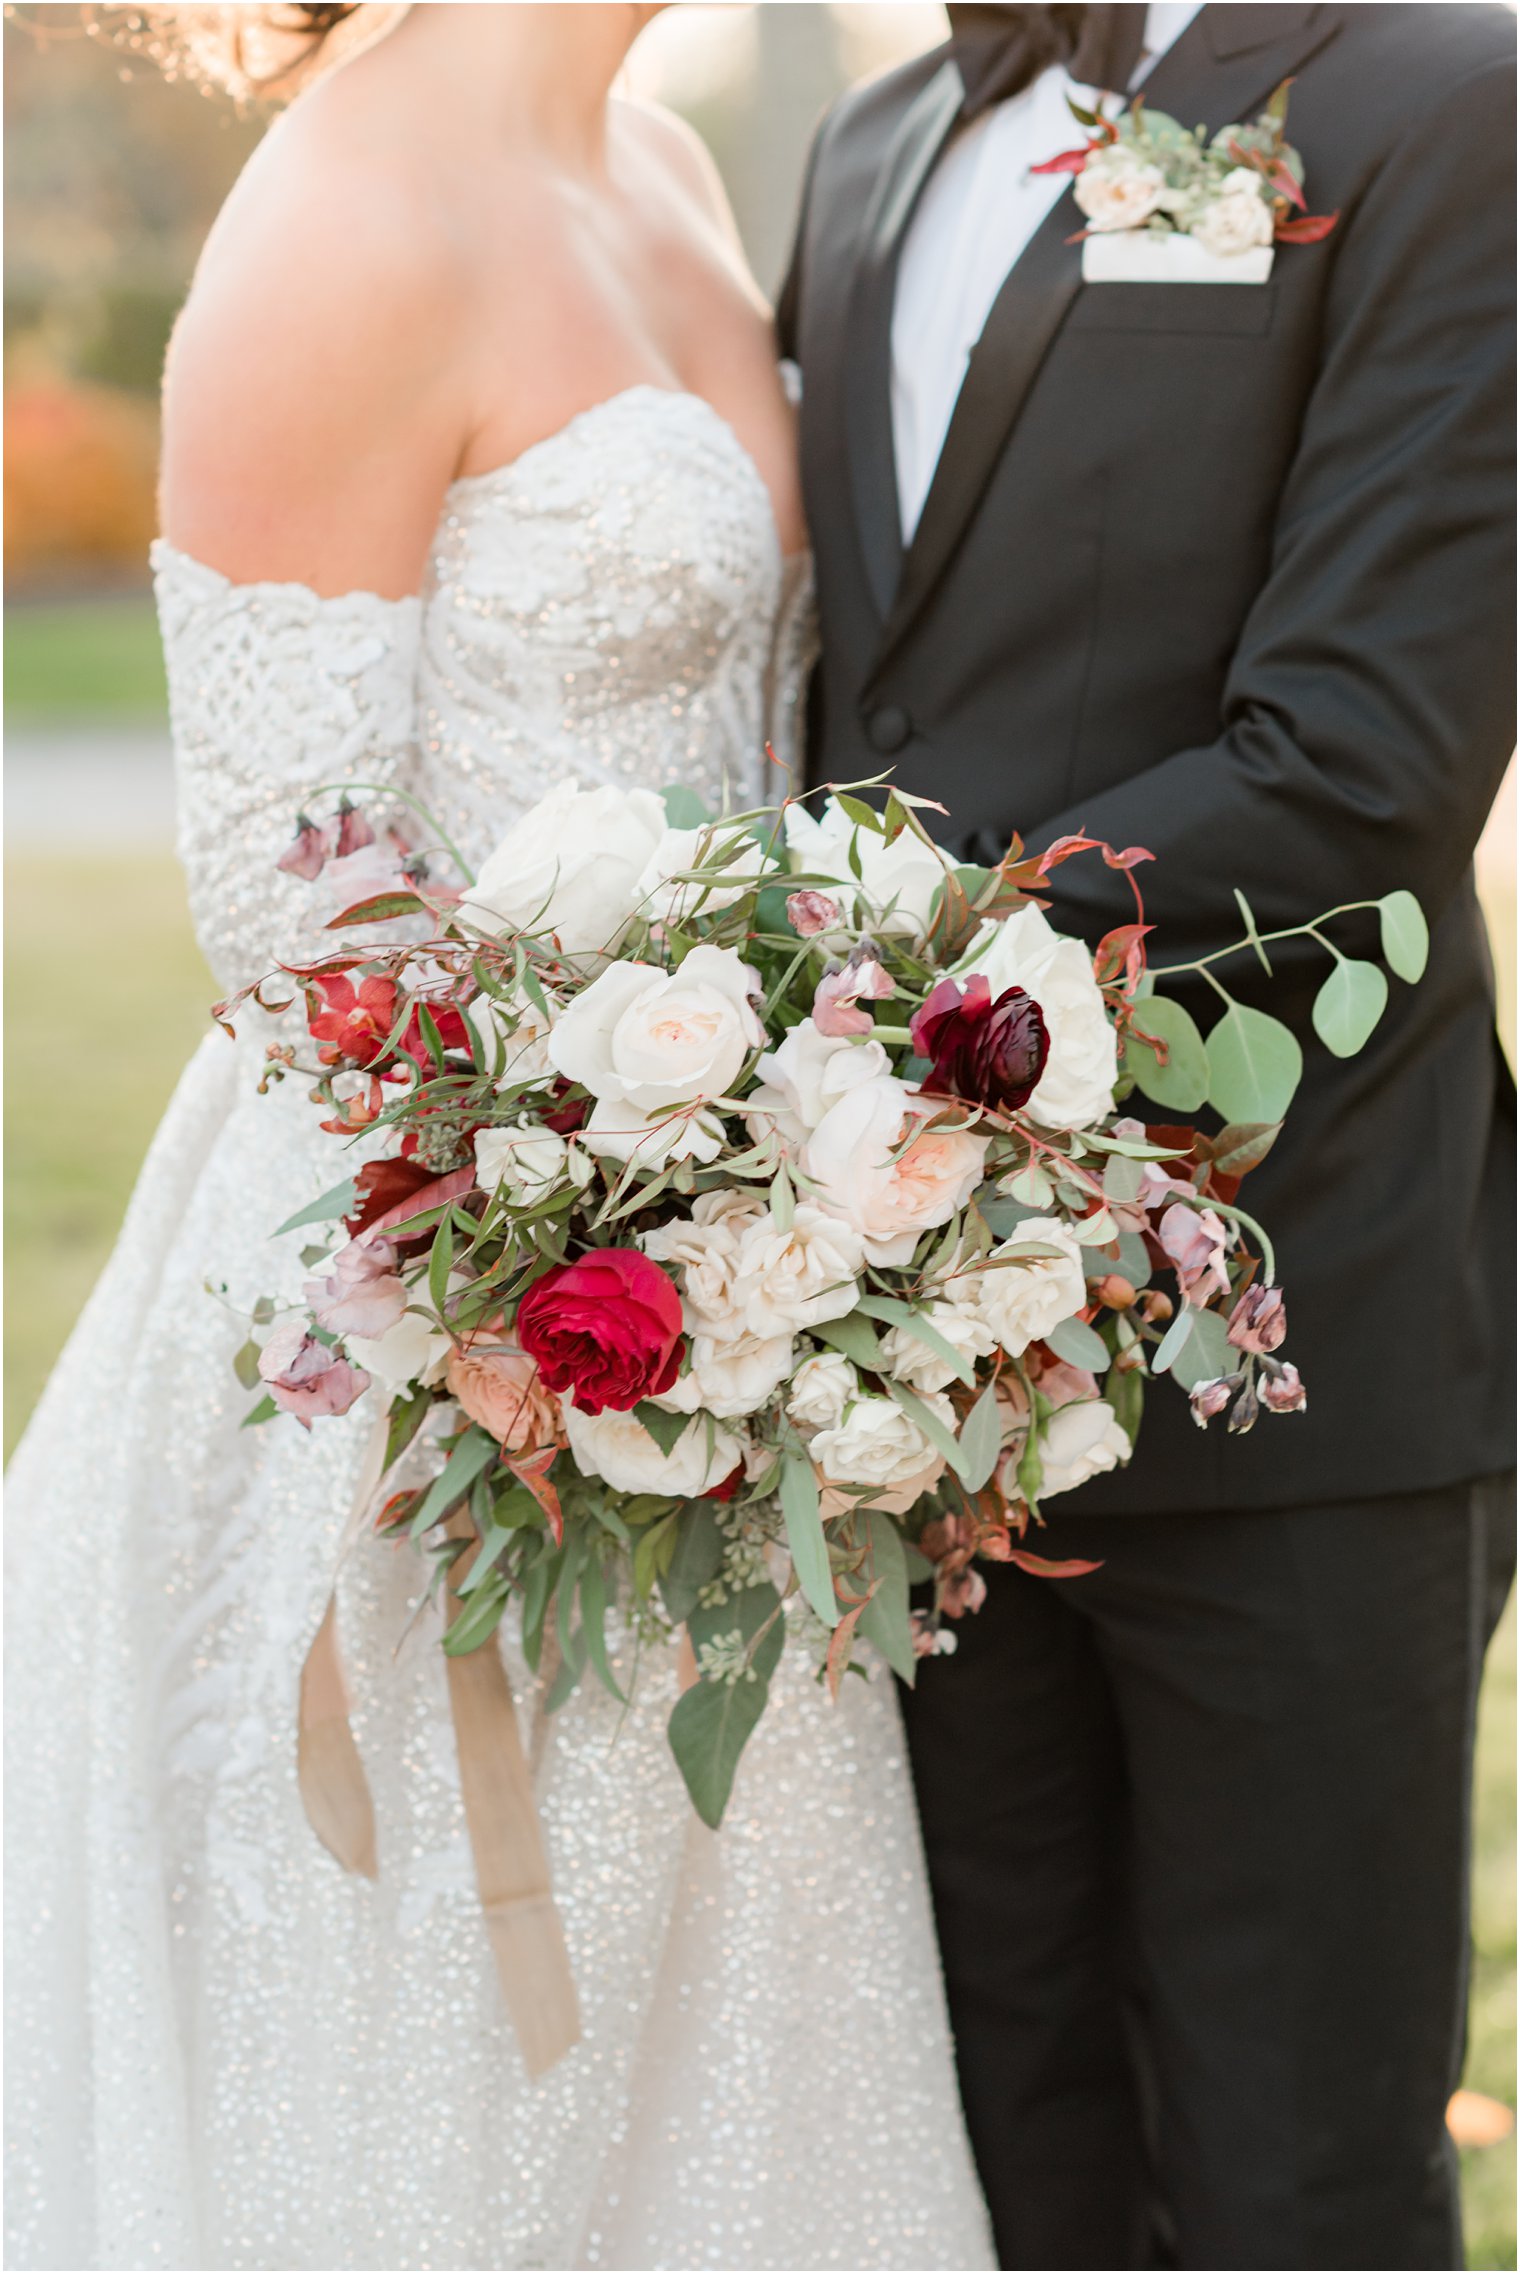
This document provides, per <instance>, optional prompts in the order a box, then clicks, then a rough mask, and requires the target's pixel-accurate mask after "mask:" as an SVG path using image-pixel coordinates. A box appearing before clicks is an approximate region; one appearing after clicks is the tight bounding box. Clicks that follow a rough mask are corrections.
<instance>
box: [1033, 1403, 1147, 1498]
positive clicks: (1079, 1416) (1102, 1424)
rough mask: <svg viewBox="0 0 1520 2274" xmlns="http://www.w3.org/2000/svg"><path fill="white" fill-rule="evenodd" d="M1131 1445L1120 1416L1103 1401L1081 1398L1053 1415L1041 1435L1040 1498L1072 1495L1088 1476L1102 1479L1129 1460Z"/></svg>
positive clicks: (1062, 1407)
mask: <svg viewBox="0 0 1520 2274" xmlns="http://www.w3.org/2000/svg"><path fill="white" fill-rule="evenodd" d="M1129 1456H1130V1442H1129V1439H1128V1437H1127V1436H1126V1435H1125V1433H1124V1430H1123V1429H1122V1428H1121V1427H1120V1424H1119V1417H1118V1415H1117V1414H1116V1413H1115V1412H1114V1409H1113V1407H1112V1406H1111V1405H1109V1404H1108V1403H1107V1401H1106V1400H1105V1399H1103V1398H1080V1399H1078V1401H1077V1402H1076V1404H1074V1405H1063V1406H1061V1407H1060V1408H1059V1410H1058V1411H1057V1412H1055V1413H1053V1414H1052V1415H1051V1417H1050V1419H1049V1421H1047V1422H1046V1424H1045V1427H1044V1429H1043V1430H1042V1432H1041V1434H1040V1462H1041V1466H1042V1468H1043V1470H1044V1477H1043V1481H1042V1482H1041V1485H1040V1498H1041V1499H1042V1500H1046V1499H1048V1498H1049V1497H1050V1496H1051V1495H1052V1494H1053V1493H1057V1492H1070V1491H1071V1490H1072V1488H1073V1487H1074V1486H1075V1485H1079V1484H1085V1483H1086V1482H1087V1480H1088V1478H1089V1477H1098V1476H1102V1475H1103V1474H1104V1472H1105V1471H1106V1470H1108V1469H1117V1468H1119V1467H1121V1466H1122V1464H1123V1463H1124V1462H1125V1461H1127V1460H1128V1459H1129Z"/></svg>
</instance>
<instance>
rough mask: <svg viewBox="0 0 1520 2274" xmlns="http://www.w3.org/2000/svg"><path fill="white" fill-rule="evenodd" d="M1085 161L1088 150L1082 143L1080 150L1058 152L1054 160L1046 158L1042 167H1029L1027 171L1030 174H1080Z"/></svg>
mask: <svg viewBox="0 0 1520 2274" xmlns="http://www.w3.org/2000/svg"><path fill="white" fill-rule="evenodd" d="M1087 159H1088V148H1087V145H1086V144H1085V143H1084V145H1083V147H1082V148H1081V149H1080V150H1061V151H1058V152H1057V153H1056V155H1055V157H1054V158H1047V159H1046V161H1045V163H1044V165H1043V166H1031V167H1030V169H1029V171H1030V173H1032V174H1080V173H1081V172H1083V170H1084V169H1085V167H1086V165H1087Z"/></svg>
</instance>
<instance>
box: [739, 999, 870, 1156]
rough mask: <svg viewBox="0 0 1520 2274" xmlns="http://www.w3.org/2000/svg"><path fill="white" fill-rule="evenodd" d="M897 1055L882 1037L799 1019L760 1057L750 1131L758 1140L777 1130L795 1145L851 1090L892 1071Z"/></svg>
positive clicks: (749, 1117) (783, 1140)
mask: <svg viewBox="0 0 1520 2274" xmlns="http://www.w3.org/2000/svg"><path fill="white" fill-rule="evenodd" d="M891 1070H892V1061H891V1059H890V1058H889V1057H888V1056H887V1054H886V1052H885V1050H884V1049H883V1048H882V1046H881V1044H880V1043H879V1042H873V1041H871V1040H870V1039H869V1038H862V1039H860V1040H859V1041H857V1040H855V1039H853V1038H852V1037H851V1036H849V1035H833V1034H821V1033H820V1032H819V1030H818V1028H817V1026H816V1025H815V1024H814V1022H813V1020H812V1019H810V1018H807V1019H802V1020H799V1022H798V1024H797V1025H796V1026H794V1027H792V1028H791V1029H790V1031H789V1032H788V1033H787V1035H786V1037H785V1039H784V1040H783V1041H782V1042H781V1044H780V1045H779V1047H778V1048H776V1049H775V1050H767V1051H764V1052H763V1053H762V1054H761V1056H760V1058H759V1059H758V1060H757V1061H756V1065H755V1072H756V1073H757V1074H758V1075H759V1077H760V1082H759V1086H758V1087H757V1088H756V1089H753V1090H751V1091H750V1093H749V1096H748V1097H747V1098H746V1099H745V1101H744V1103H745V1110H746V1119H747V1122H748V1126H749V1132H750V1135H751V1136H752V1137H753V1138H755V1139H756V1141H757V1142H758V1140H759V1139H760V1138H761V1137H763V1136H764V1135H765V1133H766V1131H767V1130H773V1131H774V1132H775V1134H776V1136H777V1137H778V1138H779V1139H780V1140H781V1143H782V1144H783V1145H784V1146H786V1147H788V1148H789V1149H792V1150H795V1149H796V1148H797V1147H798V1146H801V1145H804V1144H806V1142H807V1140H808V1138H809V1136H810V1135H811V1134H812V1132H813V1131H814V1130H815V1129H816V1128H817V1127H818V1124H819V1122H820V1121H821V1120H822V1119H823V1117H824V1115H825V1114H826V1113H827V1112H828V1110H829V1107H830V1106H831V1105H837V1104H838V1102H839V1100H840V1099H841V1098H842V1097H843V1096H844V1094H845V1092H846V1090H853V1089H857V1088H858V1087H859V1086H860V1084H861V1083H862V1082H869V1081H872V1080H874V1079H875V1077H876V1076H877V1075H878V1074H889V1073H890V1072H891Z"/></svg>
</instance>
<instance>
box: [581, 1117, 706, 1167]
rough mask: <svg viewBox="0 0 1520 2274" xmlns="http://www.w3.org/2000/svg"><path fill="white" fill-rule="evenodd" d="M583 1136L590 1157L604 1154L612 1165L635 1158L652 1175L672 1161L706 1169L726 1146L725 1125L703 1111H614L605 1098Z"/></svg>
mask: <svg viewBox="0 0 1520 2274" xmlns="http://www.w3.org/2000/svg"><path fill="white" fill-rule="evenodd" d="M580 1136H581V1143H582V1144H583V1145H584V1146H585V1147H586V1149H587V1151H588V1152H592V1153H605V1154H606V1155H607V1157H608V1158H609V1160H614V1161H631V1160H633V1159H635V1158H637V1160H638V1164H639V1167H640V1168H641V1169H643V1170H644V1171H645V1172H646V1173H647V1174H649V1175H653V1174H654V1173H655V1171H656V1170H658V1169H663V1168H668V1167H669V1166H670V1164H671V1162H672V1161H697V1162H699V1163H700V1164H701V1165H702V1166H703V1167H706V1166H707V1164H708V1163H709V1162H711V1161H715V1160H716V1159H717V1158H718V1155H719V1154H720V1153H721V1152H722V1150H723V1147H724V1145H725V1143H726V1142H727V1140H726V1139H725V1137H724V1134H723V1124H722V1122H721V1121H720V1120H719V1119H718V1117H717V1115H716V1114H715V1113H709V1112H707V1111H706V1109H705V1108H703V1107H699V1106H694V1105H683V1106H676V1107H674V1108H672V1109H671V1110H670V1111H668V1112H665V1113H636V1112H635V1111H634V1109H633V1107H632V1106H631V1105H613V1104H611V1103H609V1101H608V1100H607V1099H605V1098H600V1099H598V1101H597V1103H596V1104H595V1105H594V1106H593V1107H592V1109H591V1118H590V1120H589V1121H588V1122H587V1123H586V1125H585V1127H584V1128H583V1129H582V1131H581V1133H580Z"/></svg>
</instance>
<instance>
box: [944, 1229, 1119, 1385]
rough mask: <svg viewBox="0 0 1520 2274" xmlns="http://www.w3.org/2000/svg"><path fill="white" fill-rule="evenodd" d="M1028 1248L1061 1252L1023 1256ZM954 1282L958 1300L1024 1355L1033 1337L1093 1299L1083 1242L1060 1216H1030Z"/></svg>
mask: <svg viewBox="0 0 1520 2274" xmlns="http://www.w3.org/2000/svg"><path fill="white" fill-rule="evenodd" d="M1028 1248H1052V1249H1054V1250H1055V1253H1054V1254H1053V1255H1047V1256H1041V1255H1031V1256H1029V1257H1028V1258H1027V1260H1025V1261H1023V1262H1020V1261H1019V1260H1018V1259H1019V1257H1020V1255H1021V1253H1022V1252H1023V1251H1024V1250H1025V1249H1028ZM952 1284H953V1285H954V1287H955V1288H956V1289H957V1291H958V1292H957V1294H956V1298H955V1299H956V1301H957V1302H958V1303H961V1304H964V1305H965V1306H966V1307H967V1308H969V1309H970V1310H972V1311H973V1312H974V1314H975V1316H976V1317H977V1318H978V1319H979V1320H980V1321H981V1322H982V1324H983V1325H984V1326H985V1327H986V1329H987V1331H988V1333H989V1334H990V1335H991V1336H992V1339H993V1341H994V1343H995V1344H996V1346H997V1347H998V1348H999V1349H1001V1350H1006V1351H1007V1353H1008V1355H1009V1357H1010V1358H1020V1357H1022V1356H1023V1354H1024V1352H1025V1351H1026V1350H1027V1349H1028V1347H1029V1345H1030V1343H1032V1342H1039V1341H1041V1340H1043V1338H1044V1337H1045V1336H1046V1335H1047V1334H1049V1333H1050V1332H1051V1331H1052V1329H1053V1328H1055V1327H1058V1326H1059V1325H1060V1323H1061V1321H1062V1320H1063V1319H1069V1318H1073V1317H1074V1316H1075V1315H1076V1313H1077V1312H1078V1311H1080V1310H1081V1308H1082V1306H1083V1304H1084V1303H1085V1302H1086V1300H1087V1286H1086V1282H1085V1280H1084V1278H1083V1273H1082V1250H1081V1245H1080V1243H1079V1241H1078V1239H1077V1235H1076V1233H1075V1232H1074V1231H1073V1230H1072V1228H1071V1226H1070V1225H1069V1224H1066V1223H1064V1222H1063V1221H1062V1220H1061V1218H1060V1217H1058V1216H1026V1217H1025V1219H1024V1221H1023V1223H1022V1224H1020V1225H1018V1226H1017V1228H1016V1229H1015V1230H1014V1231H1012V1232H1011V1233H1010V1234H1009V1236H1008V1238H1007V1239H1006V1240H1003V1241H1001V1242H1000V1243H999V1244H998V1246H997V1247H995V1248H994V1249H993V1251H992V1253H991V1255H990V1256H988V1257H987V1259H986V1260H985V1262H984V1263H982V1264H980V1265H978V1266H977V1267H975V1268H973V1269H968V1270H966V1271H964V1272H962V1273H960V1274H959V1275H958V1277H957V1278H956V1279H955V1280H954V1281H953V1283H952Z"/></svg>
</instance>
